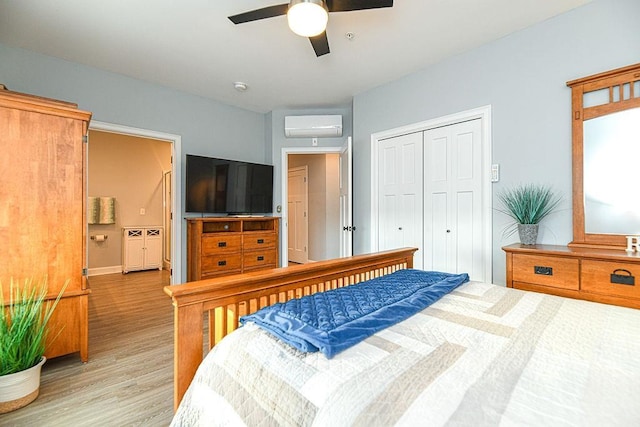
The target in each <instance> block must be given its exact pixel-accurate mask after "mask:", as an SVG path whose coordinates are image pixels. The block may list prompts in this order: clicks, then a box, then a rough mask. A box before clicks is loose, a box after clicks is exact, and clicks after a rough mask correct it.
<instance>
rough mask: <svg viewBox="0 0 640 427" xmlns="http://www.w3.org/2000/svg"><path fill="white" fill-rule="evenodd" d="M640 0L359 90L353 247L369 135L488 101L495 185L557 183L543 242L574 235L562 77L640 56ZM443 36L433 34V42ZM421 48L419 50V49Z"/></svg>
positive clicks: (361, 214)
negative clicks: (556, 206) (557, 203)
mask: <svg viewBox="0 0 640 427" xmlns="http://www.w3.org/2000/svg"><path fill="white" fill-rule="evenodd" d="M638 18H640V1H638V0H596V1H594V2H592V3H589V4H587V5H586V6H583V7H581V8H578V9H574V10H572V11H570V12H567V13H565V14H563V15H560V16H557V17H555V18H553V19H549V20H547V21H545V22H543V23H541V24H538V25H535V26H533V27H530V28H527V29H525V30H522V31H520V32H518V33H515V34H512V35H509V36H507V37H504V38H502V39H500V40H497V41H495V42H493V43H490V44H487V45H484V46H482V47H480V48H477V49H474V50H472V51H469V52H467V53H464V54H461V55H459V56H456V57H454V58H451V59H449V60H447V61H444V62H442V63H440V64H437V65H435V66H432V67H430V68H428V69H425V70H423V71H420V72H417V73H414V74H412V75H409V76H407V77H405V78H402V79H400V80H396V81H394V82H391V83H389V84H386V85H383V86H380V87H378V88H375V89H373V90H370V91H368V92H364V93H361V94H359V95H356V96H355V98H354V100H353V127H354V132H353V135H354V194H355V197H354V224H355V225H356V226H357V227H358V231H357V233H354V249H355V253H363V252H369V251H370V250H371V248H372V246H371V245H372V243H371V239H370V236H371V221H370V212H371V185H370V177H371V134H372V133H375V132H379V131H382V130H386V129H392V128H396V127H399V126H402V125H407V124H411V123H416V122H421V121H424V120H428V119H432V118H437V117H441V116H445V115H448V114H452V113H456V112H460V111H464V110H468V109H472V108H476V107H480V106H484V105H488V104H490V105H491V106H492V118H493V121H492V131H493V163H499V164H500V166H501V181H500V182H499V183H497V184H494V187H493V193H494V194H493V203H494V206H495V205H496V191H500V189H503V188H505V187H506V186H510V185H514V184H517V183H521V182H538V183H549V184H552V185H553V186H554V187H555V188H556V189H557V190H558V191H559V192H560V193H562V195H563V196H564V198H565V202H564V203H563V205H562V211H560V212H558V213H556V214H554V215H552V216H551V217H550V218H549V219H548V220H546V221H545V222H543V224H542V225H543V226H542V227H541V233H540V236H539V238H540V239H539V241H540V242H541V243H547V244H566V243H568V242H569V241H571V239H572V212H571V91H570V89H569V88H567V87H566V82H567V81H569V80H572V79H576V78H580V77H583V76H587V75H590V74H594V73H598V72H602V71H606V70H609V69H613V68H618V67H622V66H626V65H630V64H634V63H637V62H638V60H639V59H640V56H639V53H640V31H638ZM433 42H434V43H437V40H434V41H433ZM417 54H419V52H417ZM505 222H506V218H505V217H504V216H503V215H502V214H498V213H496V212H495V211H494V218H493V228H494V230H493V248H494V249H493V278H494V279H493V280H494V282H496V283H505V255H504V252H503V251H502V250H501V247H502V246H504V245H506V244H509V243H512V242H514V241H517V236H513V237H511V238H506V239H505V238H503V234H502V230H503V228H504V225H505Z"/></svg>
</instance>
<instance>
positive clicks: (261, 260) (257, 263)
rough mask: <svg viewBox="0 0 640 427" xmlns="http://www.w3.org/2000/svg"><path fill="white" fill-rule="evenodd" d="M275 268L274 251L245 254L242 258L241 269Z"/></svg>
mask: <svg viewBox="0 0 640 427" xmlns="http://www.w3.org/2000/svg"><path fill="white" fill-rule="evenodd" d="M269 267H271V268H276V250H275V249H265V250H262V251H251V252H245V253H244V256H243V268H244V269H245V270H253V269H261V268H269Z"/></svg>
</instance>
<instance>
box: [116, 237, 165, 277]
mask: <svg viewBox="0 0 640 427" xmlns="http://www.w3.org/2000/svg"><path fill="white" fill-rule="evenodd" d="M162 247H163V245H162V227H147V226H143V227H123V228H122V274H125V273H128V272H130V271H139V270H151V269H155V268H157V269H158V270H162Z"/></svg>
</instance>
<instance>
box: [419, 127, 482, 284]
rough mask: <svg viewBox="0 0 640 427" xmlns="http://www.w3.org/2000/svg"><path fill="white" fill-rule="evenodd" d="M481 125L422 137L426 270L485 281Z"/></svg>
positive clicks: (433, 131)
mask: <svg viewBox="0 0 640 427" xmlns="http://www.w3.org/2000/svg"><path fill="white" fill-rule="evenodd" d="M481 137H482V136H481V120H480V119H475V120H470V121H466V122H462V123H456V124H453V125H449V126H444V127H440V128H436V129H430V130H427V131H425V132H424V194H425V197H424V243H425V250H424V254H425V255H424V268H425V269H426V270H438V271H445V272H450V273H462V272H465V273H469V275H470V276H471V278H478V279H479V280H482V278H484V277H485V275H484V259H483V246H482V237H483V228H482V226H483V217H482V214H483V211H482V177H481V173H482V140H481Z"/></svg>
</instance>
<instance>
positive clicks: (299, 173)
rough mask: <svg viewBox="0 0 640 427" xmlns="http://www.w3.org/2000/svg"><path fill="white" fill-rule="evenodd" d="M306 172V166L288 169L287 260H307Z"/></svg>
mask: <svg viewBox="0 0 640 427" xmlns="http://www.w3.org/2000/svg"><path fill="white" fill-rule="evenodd" d="M307 174H308V171H307V167H306V166H302V167H298V168H292V169H289V173H288V185H287V187H288V192H289V194H288V197H287V214H288V216H289V217H288V227H287V230H288V231H287V242H288V248H287V253H288V257H289V261H291V262H297V263H306V262H308V261H309V255H308V252H307V247H308V236H309V223H308V215H307V211H308V204H309V201H308V200H309V196H308V182H307Z"/></svg>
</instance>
